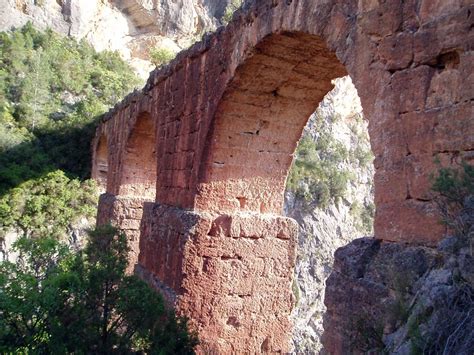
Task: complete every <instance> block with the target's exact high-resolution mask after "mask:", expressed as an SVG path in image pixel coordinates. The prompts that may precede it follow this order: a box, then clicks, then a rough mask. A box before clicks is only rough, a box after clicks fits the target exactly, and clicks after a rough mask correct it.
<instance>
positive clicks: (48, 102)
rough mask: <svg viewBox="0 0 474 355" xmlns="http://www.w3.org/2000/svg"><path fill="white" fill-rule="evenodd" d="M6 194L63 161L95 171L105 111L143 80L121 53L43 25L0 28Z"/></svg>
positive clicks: (75, 170) (1, 164)
mask: <svg viewBox="0 0 474 355" xmlns="http://www.w3.org/2000/svg"><path fill="white" fill-rule="evenodd" d="M0 79H1V80H0V176H1V177H2V178H1V179H0V194H5V193H6V192H7V191H8V190H9V189H11V188H13V187H15V186H17V185H18V184H19V183H21V182H22V181H26V180H29V179H31V178H37V177H40V176H42V175H44V173H46V172H49V171H53V170H56V169H62V170H64V171H65V172H66V173H67V174H68V175H69V176H72V177H79V178H81V179H83V178H85V177H87V176H88V175H89V170H90V168H89V161H90V141H91V138H92V134H93V132H94V126H95V123H96V122H97V120H98V118H99V116H100V115H101V114H103V113H104V112H105V111H107V110H108V108H109V107H110V106H111V105H113V104H115V103H116V102H117V101H118V100H120V99H121V98H122V97H123V96H124V95H125V94H127V93H128V92H130V91H131V90H132V89H133V88H134V87H135V86H136V85H138V84H139V81H138V79H137V78H136V76H135V75H134V74H133V72H132V70H131V69H130V68H129V66H128V65H127V64H126V63H125V62H124V61H123V60H121V59H120V57H119V55H118V54H117V53H112V52H102V53H96V52H95V51H94V50H93V48H92V47H91V46H90V45H88V44H86V43H85V42H80V43H78V42H76V41H74V40H72V39H68V38H62V37H60V36H59V35H56V34H54V33H53V32H52V31H46V32H44V33H43V32H39V31H37V30H35V29H34V28H33V27H32V25H31V24H30V23H28V24H27V25H25V26H24V27H23V28H21V29H18V30H14V31H12V32H2V33H0Z"/></svg>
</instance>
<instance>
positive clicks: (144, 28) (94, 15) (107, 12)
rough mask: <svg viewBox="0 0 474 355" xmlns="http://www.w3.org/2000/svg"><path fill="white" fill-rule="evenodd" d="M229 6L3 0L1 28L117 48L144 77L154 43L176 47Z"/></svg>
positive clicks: (213, 2)
mask: <svg viewBox="0 0 474 355" xmlns="http://www.w3.org/2000/svg"><path fill="white" fill-rule="evenodd" d="M226 6H227V1H218V0H205V1H201V0H178V1H158V0H109V1H106V0H0V30H7V29H10V28H11V27H19V26H22V25H24V24H25V23H26V22H27V21H31V22H32V23H33V25H34V26H35V27H38V28H42V29H46V28H51V29H52V30H53V31H55V32H58V33H61V34H64V35H69V36H72V37H74V38H76V39H78V40H80V39H85V40H87V41H88V42H90V43H91V44H92V45H93V46H94V48H95V49H96V50H98V51H101V50H105V49H107V50H117V51H119V52H120V53H121V55H122V56H123V58H124V59H126V60H128V61H129V63H130V64H131V65H132V66H133V67H134V68H135V70H136V71H137V73H138V74H139V75H140V76H141V77H142V78H143V79H146V78H148V73H149V72H150V71H151V70H152V69H153V68H154V66H153V65H152V64H151V62H150V60H149V59H150V57H149V51H150V48H154V47H159V48H168V49H170V50H172V51H173V52H178V51H179V50H181V49H182V48H185V47H187V46H189V45H190V44H192V43H194V42H195V40H196V39H199V38H200V36H201V35H202V34H203V33H205V32H207V31H210V30H213V29H215V28H216V26H217V25H218V24H219V19H220V18H221V17H222V15H223V13H224V10H225V8H226Z"/></svg>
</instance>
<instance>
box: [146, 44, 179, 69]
mask: <svg viewBox="0 0 474 355" xmlns="http://www.w3.org/2000/svg"><path fill="white" fill-rule="evenodd" d="M174 57H176V54H175V53H174V52H173V51H172V50H171V49H168V48H165V47H162V48H152V49H151V50H150V60H151V62H152V63H153V64H155V65H156V66H157V67H161V66H163V65H165V64H168V63H169V62H171V61H172V60H173V59H174Z"/></svg>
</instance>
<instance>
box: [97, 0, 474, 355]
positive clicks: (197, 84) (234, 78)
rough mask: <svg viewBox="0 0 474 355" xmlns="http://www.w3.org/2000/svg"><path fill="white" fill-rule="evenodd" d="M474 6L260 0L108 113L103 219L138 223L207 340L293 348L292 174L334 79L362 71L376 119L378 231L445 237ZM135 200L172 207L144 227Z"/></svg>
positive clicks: (466, 108) (100, 142)
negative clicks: (434, 191) (437, 183)
mask: <svg viewBox="0 0 474 355" xmlns="http://www.w3.org/2000/svg"><path fill="white" fill-rule="evenodd" d="M473 13H474V5H473V4H472V2H470V1H464V0H449V1H441V0H439V1H438V0H436V1H430V0H423V1H421V2H417V1H415V0H409V1H378V0H361V1H358V2H356V1H343V0H333V1H329V2H315V1H312V0H300V1H280V0H258V1H257V0H254V1H250V2H247V4H246V6H245V10H243V11H240V12H238V13H237V14H236V15H235V19H234V21H232V22H231V23H230V24H229V26H227V27H226V28H221V29H219V30H218V31H217V32H216V33H214V34H210V35H206V36H205V38H204V39H203V41H202V42H199V43H197V44H195V45H194V46H192V47H191V48H190V49H188V50H186V51H184V52H183V53H181V54H179V55H178V57H177V58H176V59H175V60H174V61H173V62H172V63H171V64H170V65H168V66H166V67H164V68H162V69H160V70H156V71H154V72H153V73H152V74H151V76H150V79H149V80H148V83H147V85H146V86H145V88H144V89H143V90H141V91H137V92H134V93H132V94H131V95H129V96H128V97H127V98H125V99H124V100H123V102H121V103H120V104H118V105H117V106H116V107H115V108H114V109H113V110H111V111H110V112H109V113H108V114H107V115H106V116H105V117H104V118H103V120H102V123H101V125H100V127H99V128H98V130H97V134H96V138H95V139H94V142H93V161H92V174H93V177H94V178H96V179H97V180H99V182H100V184H101V185H102V186H103V188H105V186H106V191H107V193H108V194H107V195H104V196H103V197H102V198H101V200H100V205H99V223H102V222H104V221H107V220H112V221H115V223H116V224H117V225H119V226H122V227H123V228H126V231H127V233H129V235H130V239H131V240H133V241H134V242H136V240H137V233H138V232H137V227H138V225H140V228H141V231H140V233H141V237H140V261H139V265H138V266H137V270H141V271H140V272H141V275H142V276H143V277H146V278H147V280H150V282H152V283H154V284H155V285H162V286H163V287H161V286H159V287H158V288H159V289H160V290H162V292H164V293H166V294H168V295H172V294H175V295H176V297H177V298H176V300H177V305H178V308H179V309H180V310H181V311H182V312H184V313H186V314H188V315H189V316H190V317H191V318H192V319H193V321H194V322H195V324H196V325H197V326H198V328H199V331H200V335H201V338H202V339H203V341H204V342H203V344H204V345H203V347H202V349H201V350H202V351H203V352H213V351H217V352H220V353H232V352H238V353H242V352H248V353H256V352H264V351H268V352H272V351H283V352H284V351H286V350H287V344H286V340H287V339H288V334H289V328H290V323H289V322H288V314H289V310H290V309H291V304H292V297H291V294H290V292H289V287H290V281H291V276H290V275H291V268H292V265H293V258H294V250H293V244H292V243H293V240H294V233H296V231H293V230H292V228H291V226H290V225H292V224H291V222H286V221H287V220H286V219H282V217H279V215H280V214H281V213H282V204H283V193H284V188H285V179H286V176H287V173H288V170H289V168H290V165H291V158H292V154H293V153H294V149H295V147H296V142H297V141H298V140H299V138H300V136H301V133H302V130H303V127H304V125H305V123H306V121H307V119H308V117H309V115H310V114H311V113H312V112H313V111H314V109H315V108H316V106H317V105H318V103H319V102H320V101H321V99H322V98H323V96H324V95H325V93H327V92H328V91H329V90H330V89H331V88H332V84H331V80H332V79H334V78H335V77H338V76H342V75H346V74H347V73H348V74H349V75H350V76H351V77H352V79H353V82H354V84H355V86H356V88H357V89H358V92H359V95H360V98H361V102H362V106H363V109H364V114H365V116H366V117H367V118H368V119H369V133H370V136H371V144H372V148H373V151H374V155H375V157H376V160H375V168H376V175H375V201H376V204H377V212H376V218H375V232H376V237H377V238H381V239H385V240H395V241H404V242H409V243H421V244H423V243H426V244H435V243H436V241H437V240H439V238H440V236H441V235H442V233H443V228H442V227H441V226H440V225H439V224H438V222H437V221H438V216H437V215H436V211H435V210H434V206H433V204H432V203H431V201H430V199H431V197H430V194H429V179H428V178H429V175H430V174H431V173H432V172H433V171H435V170H436V166H435V165H433V163H432V162H433V159H434V158H435V157H436V156H441V157H442V158H443V159H444V160H443V163H444V164H446V165H447V166H449V165H450V164H452V163H453V162H454V161H456V159H454V157H459V156H465V157H469V156H472V151H473V150H474V140H473V139H474V138H473V137H474V127H473V122H474V113H473V103H472V102H473V101H472V98H473V95H474V94H473V92H474V90H473V85H474V80H473V73H474V68H473V64H474V60H473V56H474V54H473V48H474V46H473V43H474V31H472V28H473V25H474V15H472V14H473ZM472 160H473V159H471V161H472ZM133 198H137V201H138V200H140V201H141V202H142V203H144V201H145V200H147V199H151V200H155V201H156V202H157V203H158V204H157V205H155V207H154V208H153V207H147V208H149V210H146V211H145V212H144V216H145V217H143V218H142V220H141V221H140V223H139V222H138V221H139V220H140V218H139V215H140V212H139V211H138V209H137V208H136V207H133V206H134V202H133V201H132V200H133ZM129 203H130V204H131V205H130V206H129V205H128V204H129ZM132 205H133V206H132ZM127 206H128V207H127ZM150 206H151V205H150ZM175 207H176V209H173V208H175ZM139 209H140V207H139ZM185 210H186V211H187V212H185ZM140 211H141V210H140ZM191 211H193V212H191ZM158 212H159V213H158ZM242 216H244V217H245V218H244V217H242ZM282 221H284V222H282ZM146 275H148V276H146ZM334 341H336V340H334Z"/></svg>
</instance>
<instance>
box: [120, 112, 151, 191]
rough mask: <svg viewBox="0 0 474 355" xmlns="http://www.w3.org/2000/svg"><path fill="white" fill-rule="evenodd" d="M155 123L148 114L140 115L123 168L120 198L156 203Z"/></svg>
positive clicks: (131, 133) (124, 157) (126, 150)
mask: <svg viewBox="0 0 474 355" xmlns="http://www.w3.org/2000/svg"><path fill="white" fill-rule="evenodd" d="M155 137H156V135H155V124H154V121H153V119H152V117H151V115H150V114H149V113H148V112H142V113H140V114H138V116H137V119H136V121H135V124H134V126H133V128H132V130H131V132H130V134H129V137H128V140H127V143H126V146H125V150H124V153H123V159H122V166H121V183H120V188H119V195H120V196H131V197H136V198H143V199H147V200H153V199H154V198H155V194H156V172H157V160H156V149H155V145H156V138H155Z"/></svg>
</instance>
